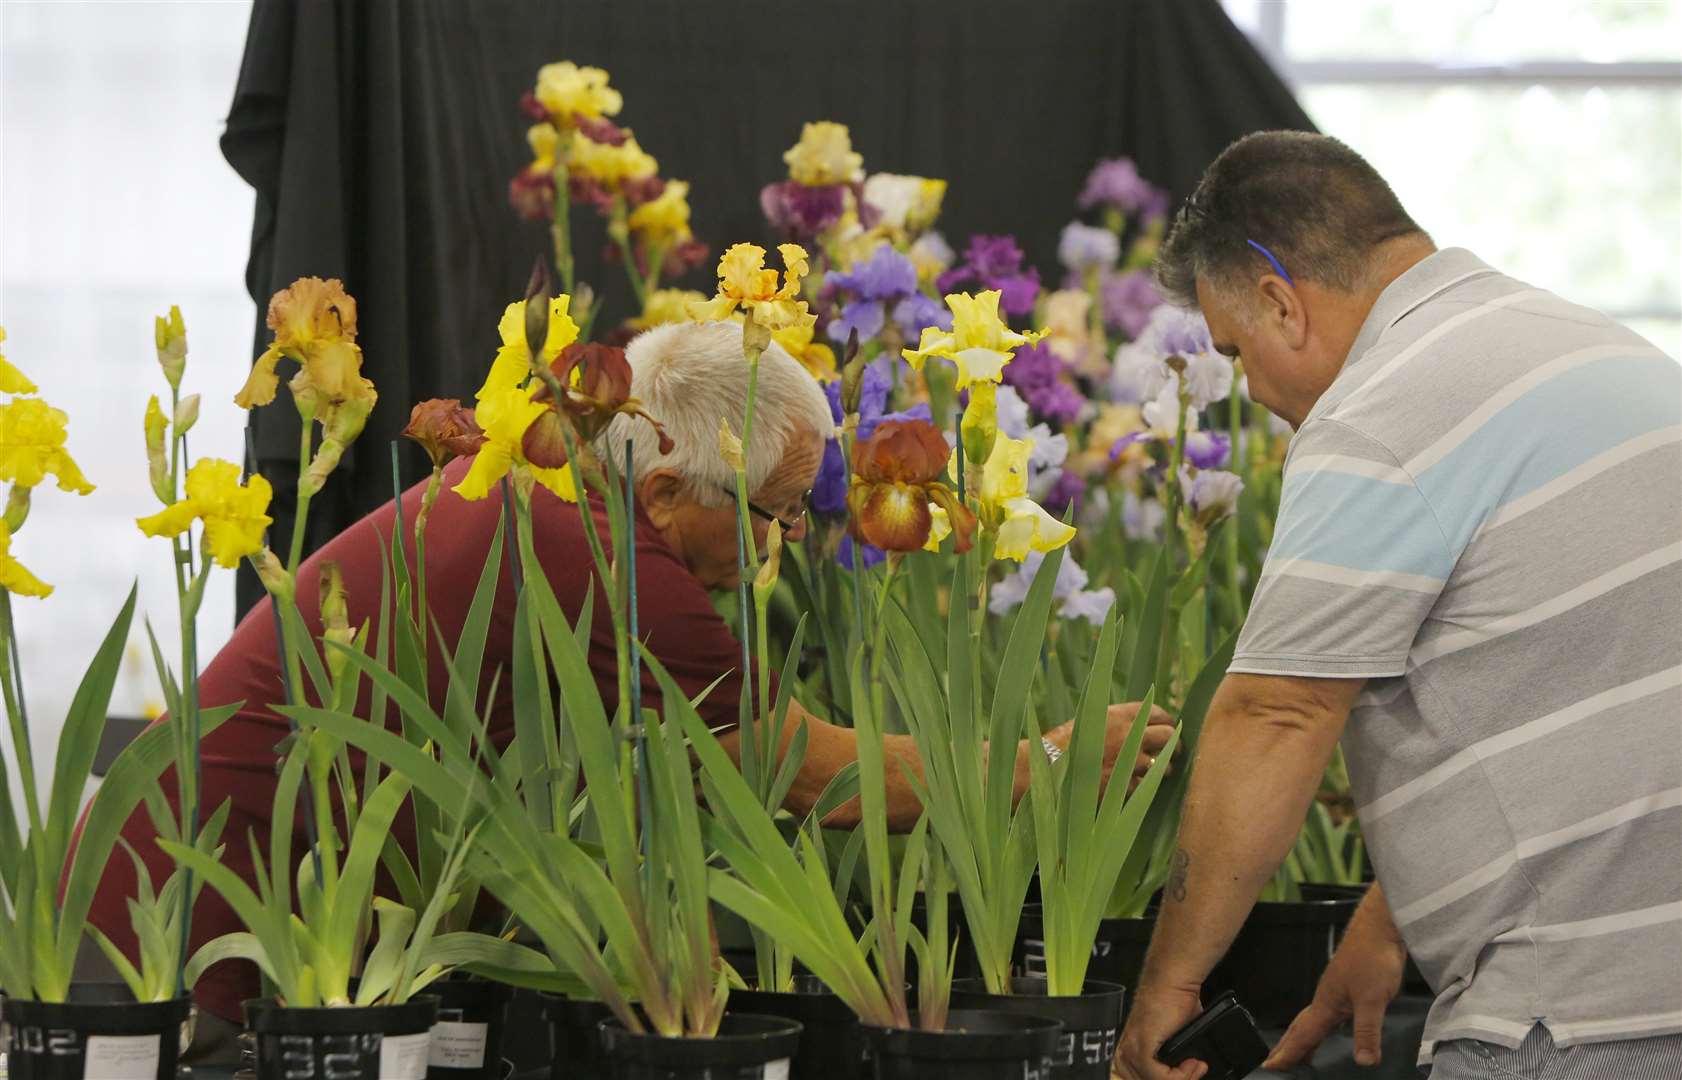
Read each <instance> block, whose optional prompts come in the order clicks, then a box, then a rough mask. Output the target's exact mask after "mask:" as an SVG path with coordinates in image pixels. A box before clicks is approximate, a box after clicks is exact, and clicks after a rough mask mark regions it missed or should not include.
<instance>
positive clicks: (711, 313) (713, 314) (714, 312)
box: [686, 293, 736, 322]
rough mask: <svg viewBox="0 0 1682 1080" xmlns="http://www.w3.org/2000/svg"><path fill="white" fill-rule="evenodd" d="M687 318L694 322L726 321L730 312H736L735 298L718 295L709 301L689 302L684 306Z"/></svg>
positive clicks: (722, 294) (723, 294)
mask: <svg viewBox="0 0 1682 1080" xmlns="http://www.w3.org/2000/svg"><path fill="white" fill-rule="evenodd" d="M686 307H687V309H688V311H689V317H690V318H691V319H694V320H695V321H696V322H717V321H720V320H723V319H728V318H729V317H730V314H731V312H733V311H735V310H736V298H735V297H733V296H729V295H726V294H725V293H719V294H718V295H717V296H715V297H713V298H712V299H711V300H705V301H695V300H691V301H689V302H688V304H687V305H686Z"/></svg>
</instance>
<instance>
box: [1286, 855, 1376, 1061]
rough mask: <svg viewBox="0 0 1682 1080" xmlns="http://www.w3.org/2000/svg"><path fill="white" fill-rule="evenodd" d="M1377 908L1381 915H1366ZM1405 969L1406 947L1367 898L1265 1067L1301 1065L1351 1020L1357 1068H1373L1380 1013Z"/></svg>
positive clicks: (1373, 913)
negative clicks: (1310, 995)
mask: <svg viewBox="0 0 1682 1080" xmlns="http://www.w3.org/2000/svg"><path fill="white" fill-rule="evenodd" d="M1377 888H1378V887H1377V886H1376V885H1375V886H1373V889H1374V890H1375V891H1376V890H1377ZM1375 903H1376V905H1377V907H1378V909H1379V910H1377V911H1372V910H1369V908H1371V907H1372V906H1373V905H1374V904H1375ZM1380 916H1383V917H1380ZM1406 965H1407V948H1406V946H1404V945H1403V944H1402V941H1401V939H1400V937H1398V936H1397V934H1396V931H1395V926H1394V924H1392V923H1390V921H1389V918H1388V909H1387V908H1385V907H1384V905H1383V897H1382V895H1379V896H1376V897H1369V898H1368V901H1367V902H1365V903H1363V904H1362V908H1361V911H1360V912H1358V913H1357V917H1356V918H1354V919H1352V920H1350V923H1349V930H1348V931H1347V932H1346V933H1345V934H1344V937H1343V943H1342V944H1341V945H1339V946H1338V948H1337V953H1336V955H1334V956H1333V957H1332V962H1331V963H1330V964H1329V965H1328V966H1327V967H1326V973H1325V974H1324V975H1322V976H1321V977H1320V985H1319V987H1318V988H1317V989H1316V990H1315V991H1314V1000H1313V1001H1312V1002H1310V1003H1309V1006H1308V1008H1306V1009H1304V1010H1302V1012H1300V1013H1298V1014H1297V1018H1296V1019H1295V1020H1293V1021H1291V1026H1290V1028H1289V1029H1288V1030H1287V1031H1286V1032H1285V1035H1284V1037H1283V1038H1281V1039H1280V1040H1279V1045H1278V1046H1275V1047H1274V1048H1273V1053H1272V1054H1271V1055H1270V1056H1269V1057H1268V1059H1267V1061H1266V1062H1265V1063H1264V1067H1265V1068H1269V1069H1279V1070H1285V1069H1291V1068H1295V1067H1296V1066H1297V1065H1300V1064H1302V1063H1303V1062H1304V1061H1307V1060H1308V1058H1309V1057H1310V1056H1311V1055H1312V1054H1313V1053H1314V1049H1315V1047H1317V1046H1319V1045H1320V1043H1321V1042H1323V1041H1324V1040H1325V1038H1326V1036H1327V1035H1330V1034H1331V1033H1332V1032H1333V1031H1335V1030H1336V1029H1337V1027H1338V1026H1339V1025H1340V1024H1342V1023H1343V1022H1344V1021H1345V1020H1354V1021H1355V1063H1356V1064H1357V1065H1377V1064H1378V1059H1379V1055H1380V1046H1381V1044H1382V1042H1383V1039H1382V1034H1383V1028H1384V1012H1385V1010H1386V1009H1388V1008H1389V1007H1390V1002H1391V1000H1392V999H1393V998H1394V997H1395V996H1396V993H1397V991H1399V990H1400V989H1401V987H1402V970H1403V968H1404V967H1406Z"/></svg>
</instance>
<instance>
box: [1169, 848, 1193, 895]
mask: <svg viewBox="0 0 1682 1080" xmlns="http://www.w3.org/2000/svg"><path fill="white" fill-rule="evenodd" d="M1190 869H1191V855H1190V854H1189V853H1188V852H1187V851H1186V849H1185V848H1175V849H1174V857H1173V858H1172V859H1171V860H1169V863H1168V895H1169V896H1170V897H1172V898H1173V899H1174V901H1175V902H1176V903H1178V902H1180V901H1182V900H1184V899H1185V898H1186V874H1187V872H1188V871H1189V870H1190Z"/></svg>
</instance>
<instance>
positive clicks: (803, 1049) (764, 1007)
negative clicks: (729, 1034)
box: [730, 975, 864, 1080]
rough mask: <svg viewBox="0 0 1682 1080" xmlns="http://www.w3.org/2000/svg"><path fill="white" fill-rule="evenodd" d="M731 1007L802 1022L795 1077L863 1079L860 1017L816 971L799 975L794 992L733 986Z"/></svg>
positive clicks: (796, 977) (822, 1079) (810, 1078)
mask: <svg viewBox="0 0 1682 1080" xmlns="http://www.w3.org/2000/svg"><path fill="white" fill-rule="evenodd" d="M730 1007H731V1008H732V1009H740V1010H741V1011H742V1012H744V1013H753V1014H754V1015H757V1016H780V1017H782V1018H783V1019H785V1020H798V1021H799V1022H800V1028H801V1030H800V1050H799V1052H798V1053H796V1054H795V1055H794V1066H793V1071H792V1072H791V1073H790V1075H791V1076H796V1077H799V1078H800V1080H859V1078H860V1077H862V1076H863V1075H864V1032H863V1031H861V1030H860V1028H859V1022H858V1017H857V1016H854V1015H853V1010H851V1009H849V1008H847V1006H845V1005H843V1004H842V1003H841V999H840V998H838V997H836V996H835V995H834V994H833V993H831V992H830V989H829V988H828V987H827V986H825V985H824V984H823V983H822V981H820V980H819V979H818V978H817V977H816V976H813V975H796V976H795V977H794V990H793V992H791V993H774V992H771V991H766V990H732V991H731V992H730Z"/></svg>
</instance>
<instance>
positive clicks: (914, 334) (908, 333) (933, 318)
mask: <svg viewBox="0 0 1682 1080" xmlns="http://www.w3.org/2000/svg"><path fill="white" fill-rule="evenodd" d="M894 322H895V323H897V324H898V325H899V332H900V334H901V336H903V337H904V338H905V340H906V341H916V340H917V339H918V338H920V337H921V336H922V333H923V329H924V328H925V327H929V326H936V327H939V328H940V329H942V330H950V329H952V312H951V311H950V310H948V309H947V307H946V305H945V304H943V303H941V302H940V301H939V300H936V299H935V298H934V297H932V296H925V295H923V294H922V293H920V292H918V293H912V294H911V295H910V296H907V297H906V298H905V299H904V300H901V301H900V302H899V303H898V304H896V305H894Z"/></svg>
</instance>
